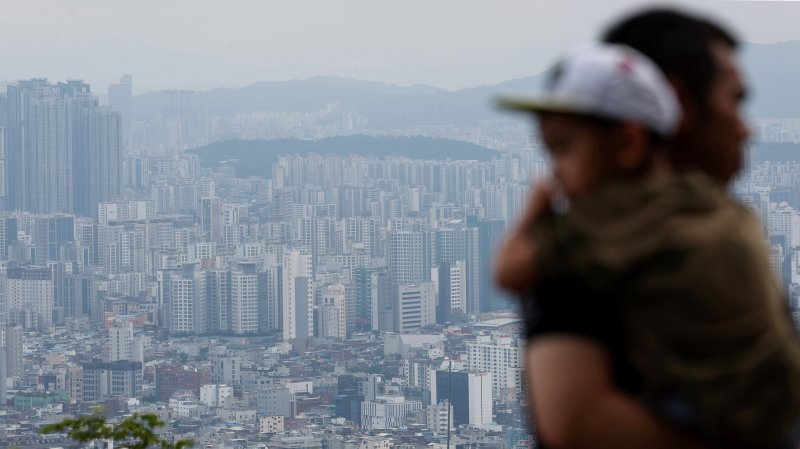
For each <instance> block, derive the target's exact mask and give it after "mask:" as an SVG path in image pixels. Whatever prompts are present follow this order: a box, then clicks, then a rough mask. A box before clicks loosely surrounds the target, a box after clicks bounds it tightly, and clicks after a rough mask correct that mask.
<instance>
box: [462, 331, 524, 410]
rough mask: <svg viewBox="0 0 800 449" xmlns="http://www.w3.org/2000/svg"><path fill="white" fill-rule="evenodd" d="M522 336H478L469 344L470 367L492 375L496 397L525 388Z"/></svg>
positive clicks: (468, 368)
mask: <svg viewBox="0 0 800 449" xmlns="http://www.w3.org/2000/svg"><path fill="white" fill-rule="evenodd" d="M523 349H524V348H523V346H522V342H521V340H520V339H519V338H517V337H513V336H510V335H505V334H495V335H478V336H477V338H476V339H475V341H474V342H468V343H467V363H466V369H467V370H468V371H475V372H488V373H491V374H492V389H493V392H494V395H495V397H497V396H500V395H501V394H502V393H508V392H512V393H515V394H519V393H521V391H522V356H523V354H524V350H523Z"/></svg>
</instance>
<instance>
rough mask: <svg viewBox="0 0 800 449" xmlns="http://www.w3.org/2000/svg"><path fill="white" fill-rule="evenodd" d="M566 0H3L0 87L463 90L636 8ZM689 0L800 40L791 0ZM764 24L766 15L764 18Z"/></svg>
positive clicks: (739, 24) (517, 69) (532, 61)
mask: <svg viewBox="0 0 800 449" xmlns="http://www.w3.org/2000/svg"><path fill="white" fill-rule="evenodd" d="M645 4H647V3H643V2H636V1H628V0H612V1H603V2H594V1H589V0H568V1H558V2H547V1H524V0H511V1H502V2H484V1H473V0H470V1H457V0H446V1H440V2H426V1H407V2H371V1H367V0H345V1H335V2H326V1H307V0H304V1H297V2H279V1H267V2H262V1H237V2H232V3H225V4H220V3H219V2H216V1H213V0H200V1H175V2H159V1H155V0H146V1H137V2H103V1H75V0H70V1H58V0H52V1H39V0H37V1H25V2H7V3H5V4H4V6H3V14H2V16H0V39H2V41H3V42H8V43H12V42H13V45H5V46H3V47H2V49H0V58H3V60H5V61H14V62H13V64H8V66H7V67H6V69H5V70H4V71H3V74H2V76H1V77H0V81H6V82H9V81H15V80H16V79H21V78H29V77H49V78H51V79H66V78H70V79H74V78H77V79H84V80H85V81H87V82H89V83H91V84H92V86H94V88H95V90H97V91H105V89H106V86H107V85H108V84H111V83H114V82H116V79H117V78H118V76H119V74H120V73H131V74H133V75H134V76H135V77H136V79H137V83H136V85H135V87H134V89H135V93H141V92H145V91H151V90H158V89H211V88H215V87H239V86H244V85H247V84H251V83H254V82H258V81H278V80H288V79H298V78H300V79H302V78H309V77H314V76H328V75H336V76H342V77H347V78H355V79H361V80H369V81H380V82H384V83H391V84H399V85H411V84H429V85H432V86H436V87H441V88H446V89H458V88H464V87H470V86H476V85H481V84H496V83H499V82H502V81H506V80H509V79H514V78H521V77H525V76H530V75H534V74H536V73H538V72H540V71H542V70H543V69H545V68H546V67H547V65H548V64H549V63H550V62H551V61H552V60H553V58H554V57H555V56H556V55H558V54H559V53H560V52H562V51H563V50H564V49H565V48H569V47H570V46H571V45H575V44H577V43H581V42H584V41H587V40H589V39H593V38H595V37H596V35H597V32H598V30H599V29H600V28H601V26H602V25H603V24H604V23H606V22H607V21H608V20H610V19H611V18H612V17H615V16H616V15H618V14H619V13H620V12H621V11H626V10H629V9H630V8H631V7H634V6H636V5H645ZM684 4H686V5H688V6H690V7H693V8H699V10H702V11H708V12H710V13H712V14H713V15H714V16H717V17H720V18H721V19H722V20H724V21H726V22H728V23H730V24H732V25H733V27H734V29H735V30H736V31H737V32H739V33H740V34H741V35H742V36H743V37H744V40H745V41H747V42H754V43H774V42H783V41H787V40H799V39H800V30H798V28H797V27H796V23H795V21H794V18H795V17H797V16H798V14H800V5H798V4H797V3H796V2H774V1H773V2H769V1H767V2H762V1H753V2H737V1H701V2H696V1H693V2H684ZM755 18H757V20H755Z"/></svg>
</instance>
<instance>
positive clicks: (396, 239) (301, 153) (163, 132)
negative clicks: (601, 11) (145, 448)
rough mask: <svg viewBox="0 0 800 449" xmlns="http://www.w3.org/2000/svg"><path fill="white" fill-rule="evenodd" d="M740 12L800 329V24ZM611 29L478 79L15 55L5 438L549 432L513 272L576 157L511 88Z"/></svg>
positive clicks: (747, 182)
mask: <svg viewBox="0 0 800 449" xmlns="http://www.w3.org/2000/svg"><path fill="white" fill-rule="evenodd" d="M451 3H452V2H451ZM576 4H577V3H576ZM625 5H628V4H627V3H625ZM715 5H716V6H713V7H712V8H711V9H712V10H714V11H715V12H720V13H721V11H722V9H724V7H723V6H719V4H715ZM618 6H619V5H618ZM203 7H204V8H206V7H208V5H205V6H203ZM3 8H9V9H13V8H14V6H11V5H4V6H3V7H2V8H0V11H2V9H3ZM143 8H144V7H143ZM764 8H765V11H768V12H769V11H772V10H769V9H768V8H767V7H764ZM509 9H513V8H511V7H510V6H509ZM471 11H472V12H475V11H474V8H473V9H472V10H471ZM406 12H407V11H406ZM26 14H28V15H30V16H32V17H33V16H35V15H36V14H35V9H31V10H30V11H28V12H26V13H22V12H20V13H19V20H20V25H14V26H18V27H22V25H21V24H23V23H24V21H23V20H22V16H24V15H26ZM421 14H422V12H421ZM737 14H738V15H736V14H734V15H731V16H730V17H729V20H730V21H731V23H733V24H734V25H735V26H739V25H741V26H742V32H743V33H742V34H743V36H744V38H751V37H752V39H751V40H752V41H753V43H752V45H748V46H747V47H746V48H745V50H744V52H743V55H742V61H743V63H744V65H745V67H746V69H747V72H748V79H749V80H750V82H751V83H752V84H753V86H754V88H753V91H754V93H753V96H754V100H753V101H752V102H751V103H750V104H749V105H748V112H749V115H750V117H749V118H750V124H751V137H750V141H751V143H750V144H749V145H748V147H747V157H746V164H745V169H744V170H743V171H742V173H741V174H740V176H739V178H738V179H737V180H736V181H735V183H734V184H733V191H734V194H735V195H736V197H738V198H739V199H740V200H741V201H742V202H744V203H745V204H746V205H747V206H748V207H750V208H751V209H752V210H753V211H754V212H755V213H756V214H757V215H758V217H759V218H760V219H761V221H762V223H763V230H764V239H765V241H766V242H768V245H769V248H770V263H771V267H772V269H773V272H774V275H775V276H776V277H777V278H778V280H779V282H780V284H781V286H783V287H784V289H785V291H786V292H787V296H788V298H789V300H790V307H791V308H792V310H793V313H794V317H795V321H796V323H797V325H798V326H800V153H799V152H798V150H800V102H798V99H800V92H799V91H798V88H797V86H798V83H797V80H798V79H800V78H799V77H800V64H798V61H800V59H798V57H800V33H796V32H795V33H796V34H795V35H793V36H792V35H791V34H790V33H789V34H786V35H785V36H783V35H781V36H779V37H776V36H775V35H764V36H758V35H757V33H758V30H753V29H751V28H747V27H746V26H745V24H742V23H741V22H744V20H743V19H742V17H743V16H744V15H745V13H737ZM769 14H780V12H778V13H775V12H769ZM12 17H13V15H12ZM561 17H562V19H563V20H566V19H565V17H568V15H562V16H561ZM604 17H606V16H605V15H604ZM8 20H9V22H3V23H10V21H11V20H13V19H8ZM43 20H44V19H43ZM47 20H54V19H52V18H49V19H47ZM440 20H441V21H442V22H446V21H447V20H450V19H448V18H445V17H444V16H442V18H441V19H440ZM473 20H474V19H473ZM426 23H427V22H426ZM581 23H583V22H581ZM587 23H589V22H587ZM590 23H591V24H592V25H591V26H592V27H593V28H589V29H587V30H584V31H582V32H580V33H577V34H575V35H574V36H572V35H570V36H569V37H563V38H559V39H560V40H558V42H557V43H551V44H549V45H550V46H551V47H552V48H551V47H547V48H548V49H547V50H546V51H544V54H545V57H542V58H541V63H539V62H537V63H536V64H534V65H528V66H526V65H519V66H516V67H513V68H511V67H510V68H509V69H508V75H507V76H504V75H503V74H502V73H501V72H500V70H499V69H498V70H496V71H486V72H483V73H478V72H476V73H475V78H473V79H469V78H468V77H464V78H459V76H460V75H458V76H457V75H456V74H455V71H456V70H459V69H464V70H467V71H468V70H469V67H468V66H466V65H465V66H463V67H459V68H457V69H455V70H454V72H453V73H454V74H453V82H452V83H451V84H447V83H445V82H439V80H441V79H444V77H445V76H446V75H445V72H444V71H443V70H440V69H441V67H439V68H437V69H436V70H439V71H438V72H436V70H434V69H432V72H436V73H432V74H431V78H429V79H424V78H423V77H420V76H417V73H418V72H416V71H414V70H412V69H408V70H405V71H403V73H402V75H398V76H401V77H402V79H392V78H387V77H382V75H380V73H383V72H389V71H391V70H390V69H391V67H386V68H385V69H381V70H377V69H376V70H372V71H371V72H370V71H369V70H368V69H365V72H366V74H365V75H364V76H363V77H360V76H358V73H360V72H357V71H354V69H352V67H349V66H345V65H343V66H341V67H340V68H338V69H337V68H336V67H335V66H333V65H331V66H330V67H329V68H330V70H327V69H326V68H325V67H326V66H325V65H320V66H319V67H317V66H314V65H313V64H311V63H309V64H308V66H306V67H305V68H304V69H303V70H302V71H299V72H297V73H296V74H292V73H291V72H289V71H285V72H282V73H277V72H276V73H277V74H276V75H274V77H266V76H265V77H263V78H262V79H247V78H246V77H245V78H238V79H237V78H233V77H231V78H226V79H223V78H222V77H220V79H219V81H218V83H217V84H214V81H213V76H212V75H202V76H200V77H198V79H197V80H192V79H189V77H188V76H187V79H186V83H185V85H181V84H180V80H176V79H175V78H174V77H177V76H178V75H174V77H166V76H165V78H163V79H160V78H158V77H157V76H155V75H153V74H154V73H157V72H158V70H155V69H153V68H152V67H147V68H142V69H141V71H142V72H147V75H146V77H145V78H146V82H144V84H145V86H148V87H139V85H138V84H139V78H138V73H139V71H138V67H139V66H137V65H136V64H146V58H145V57H138V58H136V59H137V63H136V64H130V65H126V64H117V62H115V61H114V60H113V59H111V58H109V59H105V60H97V61H95V65H102V66H104V68H103V69H102V70H96V69H94V68H91V69H90V68H89V67H88V65H89V64H88V63H87V69H86V71H85V72H81V71H80V70H79V69H80V67H78V68H76V66H75V65H74V64H72V65H70V66H69V67H68V68H66V69H62V68H61V67H56V65H57V64H58V62H57V61H56V62H53V69H52V70H49V69H48V64H47V62H46V61H38V63H37V64H38V65H33V64H28V65H26V66H25V67H27V68H24V69H15V71H14V72H13V73H12V72H10V71H8V72H5V71H4V72H3V73H0V80H2V82H0V87H2V89H0V211H2V213H1V215H0V448H7V447H8V448H10V447H16V448H21V449H27V448H44V447H48V448H55V447H73V445H74V443H73V442H72V441H70V440H69V439H68V438H67V437H66V436H65V435H64V434H52V435H42V434H40V432H39V429H40V428H41V426H42V425H44V424H48V423H55V422H58V421H60V420H62V419H63V418H65V417H69V416H79V415H85V414H89V413H93V410H96V409H95V407H96V406H102V410H103V413H104V414H105V416H107V417H108V419H109V420H111V421H113V420H116V419H120V418H122V417H125V416H130V415H131V414H132V413H154V414H157V415H158V416H159V417H160V418H161V419H162V420H163V421H164V422H165V423H166V425H165V426H164V427H163V428H161V429H160V430H159V432H160V435H161V436H162V437H164V438H166V439H169V440H179V439H191V440H193V441H194V443H195V447H197V448H202V449H267V448H269V449H273V448H274V449H423V448H430V449H449V448H448V444H449V445H451V447H454V448H459V449H461V448H466V447H470V448H477V447H480V448H490V449H528V448H532V447H535V443H534V442H533V439H532V436H531V431H530V430H529V424H528V423H529V419H530V417H529V405H528V401H527V398H526V385H525V370H524V369H523V365H524V361H523V352H524V348H525V338H524V332H523V326H524V323H523V321H522V320H521V319H520V317H519V315H518V311H517V307H516V305H515V302H514V298H512V297H510V296H508V295H506V294H504V293H503V292H502V291H500V290H499V288H498V287H496V285H495V284H494V282H493V278H492V271H493V264H494V261H495V257H496V252H497V249H498V245H500V243H501V242H502V241H503V238H504V236H505V234H506V232H507V231H508V230H509V229H510V227H511V226H513V225H514V223H516V220H517V219H518V217H519V215H520V213H521V212H522V210H523V207H524V206H525V204H526V200H527V198H528V195H529V193H530V191H531V186H532V183H533V182H534V181H535V180H537V179H544V178H545V177H546V176H547V175H548V173H549V162H548V160H547V158H546V157H545V152H544V151H543V147H542V144H541V142H540V141H539V139H538V138H537V136H536V133H535V131H534V126H533V121H532V120H530V119H528V118H527V117H523V116H517V115H511V114H507V113H502V112H500V111H498V110H497V109H496V107H495V100H496V97H497V95H499V94H502V93H506V92H517V91H525V90H532V89H535V88H536V87H537V86H539V85H540V84H541V80H542V78H543V76H544V74H545V73H546V69H547V66H546V64H545V62H544V61H546V60H548V59H549V58H550V57H551V56H553V55H555V54H557V53H558V48H559V46H561V47H563V46H566V42H571V40H575V41H580V40H586V39H588V38H591V37H592V36H593V34H592V33H593V32H594V31H593V30H595V29H598V27H599V26H600V25H601V24H600V22H590ZM67 25H68V24H67ZM36 26H40V25H36ZM586 26H588V25H586ZM103 27H104V28H107V27H108V24H106V25H103ZM445 28H446V27H445ZM428 31H429V32H430V30H428ZM590 31H591V32H590ZM227 32H228V33H235V32H236V28H235V27H232V28H230V29H228V30H227ZM409 32H410V33H413V31H411V30H409ZM793 32H794V31H793ZM3 33H5V34H3ZM249 33H251V34H252V33H253V32H252V31H249ZM264 33H268V30H264ZM441 33H443V34H444V33H446V31H445V30H442V31H441ZM747 33H750V34H752V36H751V35H748V34H747ZM9 34H10V32H9V33H7V32H4V31H2V29H0V35H4V36H5V35H9ZM533 35H534V33H533V32H531V36H533ZM95 38H96V39H97V40H102V39H103V36H102V35H101V34H99V33H98V34H97V35H96V36H95ZM198 39H201V38H198ZM202 39H207V38H202ZM275 39H278V40H280V37H279V36H276V37H275ZM365 39H369V38H368V37H365ZM533 39H535V38H533V37H532V38H531V40H533ZM792 39H794V40H792ZM745 40H747V39H745ZM4 41H5V44H3V46H9V47H13V46H15V45H16V42H15V41H14V40H13V38H9V39H5V40H4ZM748 42H749V41H748ZM40 45H41V46H42V47H41V48H44V47H45V43H43V42H42V43H40ZM287 45H291V43H290V42H287ZM343 45H346V41H345V43H344V44H343ZM31 48H33V47H31ZM41 48H40V49H38V50H36V51H35V52H34V54H37V55H43V54H44V50H42V49H41ZM59 48H60V47H59ZM304 48H305V47H304ZM32 51H33V50H32ZM54 51H55V50H54ZM58 51H60V52H63V51H66V50H64V49H60V50H58ZM74 51H76V52H80V51H81V50H80V49H78V48H76V49H74ZM87 51H89V50H87ZM104 51H105V50H104ZM464 51H468V50H464ZM19 54H21V51H14V52H11V53H9V54H8V55H3V54H0V56H3V57H4V59H6V60H7V61H9V62H10V65H11V66H14V65H15V64H14V61H13V60H10V59H9V58H11V57H14V55H19ZM165 54H166V53H165ZM196 56H197V55H194V56H193V57H196ZM63 57H64V56H63V55H60V56H59V57H58V58H56V57H55V56H54V60H60V58H63ZM161 57H162V56H159V58H161ZM389 57H391V54H390V55H388V56H387V58H389ZM465 57H468V55H467V56H465ZM426 58H430V59H433V58H432V57H430V55H427V56H426ZM155 63H156V62H154V64H155ZM421 63H422V64H425V63H430V61H423V62H421ZM479 63H480V61H475V62H474V64H475V65H476V66H477V65H479ZM275 64H279V62H275ZM353 64H355V63H353ZM376 64H377V62H376ZM387 64H389V62H387ZM487 64H492V61H488V62H487ZM286 65H287V66H288V65H291V64H289V63H287V64H286ZM355 65H357V64H355ZM20 67H22V65H20ZM164 70H165V71H168V70H170V69H169V68H165V69H164ZM192 70H195V68H192ZM213 70H217V71H216V72H215V71H213ZM213 70H212V69H211V68H209V73H211V74H214V73H219V70H220V69H219V68H216V69H213ZM233 70H236V69H235V68H234V69H233ZM310 70H317V72H316V73H310V72H309V71H310ZM278 72H279V71H278ZM109 73H113V78H111V76H112V75H109ZM248 76H249V75H248ZM252 76H256V77H257V76H259V75H258V74H256V73H253V74H252ZM95 79H97V80H98V81H97V82H95V81H94V80H95ZM428 82H431V83H433V84H436V85H437V86H442V87H434V86H433V85H428V84H427V83H428ZM150 86H152V87H150ZM97 447H98V448H100V447H102V446H97ZM106 447H107V446H106ZM109 449H110V448H109Z"/></svg>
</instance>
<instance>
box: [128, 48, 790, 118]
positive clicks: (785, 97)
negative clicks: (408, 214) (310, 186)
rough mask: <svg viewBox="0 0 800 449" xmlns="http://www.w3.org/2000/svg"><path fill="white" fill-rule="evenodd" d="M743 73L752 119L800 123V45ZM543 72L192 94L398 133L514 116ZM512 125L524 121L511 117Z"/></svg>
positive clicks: (214, 111) (221, 106)
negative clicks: (460, 83) (501, 103)
mask: <svg viewBox="0 0 800 449" xmlns="http://www.w3.org/2000/svg"><path fill="white" fill-rule="evenodd" d="M742 59H743V62H744V66H745V71H746V73H747V74H748V78H749V79H750V80H751V84H752V86H753V95H752V98H753V101H752V103H751V104H750V105H749V106H748V109H749V111H750V113H751V114H752V115H756V116H773V117H800V101H798V99H800V82H798V80H800V41H790V42H782V43H777V44H746V45H744V46H743V49H742ZM545 76H546V72H543V73H539V74H537V75H533V76H530V77H526V78H520V79H516V80H510V81H506V82H503V83H500V84H496V85H488V86H478V87H472V88H468V89H461V90H456V91H448V90H444V89H439V88H435V87H431V86H421V85H417V86H407V87H400V86H391V85H387V84H383V83H377V82H370V81H358V80H353V79H347V78H338V77H317V78H310V79H306V80H291V81H278V82H260V83H255V84H252V85H249V86H244V87H240V88H235V89H227V88H220V89H213V90H208V91H200V92H195V93H194V96H193V99H192V103H193V105H194V106H198V107H202V108H205V109H206V110H207V111H208V112H209V114H210V115H212V116H215V115H230V114H233V113H236V112H252V111H269V110H272V111H278V110H280V111H292V112H310V111H316V110H320V109H322V108H323V107H325V105H326V104H328V103H338V104H339V105H340V106H341V108H342V110H345V111H355V112H358V113H361V114H364V115H366V116H368V117H369V127H370V128H375V129H397V128H403V127H407V126H415V125H419V126H426V125H447V124H456V125H479V124H481V123H484V122H486V121H497V120H504V119H509V118H510V117H511V116H510V115H507V114H504V113H502V112H500V111H498V110H497V109H496V108H495V107H494V99H495V98H496V97H497V96H498V95H500V94H503V93H505V94H508V93H516V92H521V91H522V92H524V91H531V90H533V89H536V88H538V87H539V86H540V85H541V82H542V80H543V79H544V78H545ZM133 108H134V115H135V116H137V117H144V116H156V115H159V114H161V113H162V112H161V111H162V108H163V99H162V95H161V93H160V92H151V93H146V94H143V95H137V96H135V97H134V98H133ZM513 119H514V120H519V119H518V117H514V118H513Z"/></svg>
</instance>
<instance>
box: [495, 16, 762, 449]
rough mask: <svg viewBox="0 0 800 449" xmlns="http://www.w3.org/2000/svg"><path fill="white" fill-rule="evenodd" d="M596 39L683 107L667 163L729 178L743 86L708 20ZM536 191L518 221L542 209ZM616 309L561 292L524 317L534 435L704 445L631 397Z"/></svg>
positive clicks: (620, 29) (735, 165) (623, 443)
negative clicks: (619, 48) (640, 61)
mask: <svg viewBox="0 0 800 449" xmlns="http://www.w3.org/2000/svg"><path fill="white" fill-rule="evenodd" d="M604 40H605V41H607V42H611V43H621V44H625V45H628V46H630V47H633V48H635V49H637V50H639V51H640V52H642V53H643V54H645V55H646V56H648V57H649V58H650V59H651V60H653V61H654V62H655V63H656V64H657V65H658V66H659V67H660V68H661V69H662V70H663V71H664V73H665V74H666V75H667V77H668V79H669V80H670V82H671V83H672V84H673V86H674V87H675V89H676V92H677V94H678V97H679V100H680V102H681V105H682V107H683V110H684V115H683V119H682V122H681V124H680V126H679V130H678V132H677V135H676V136H675V138H674V139H673V140H672V141H671V142H670V149H669V156H670V159H671V162H672V164H673V166H674V167H675V169H677V170H690V169H699V170H701V171H704V172H706V173H707V174H708V175H710V176H711V177H713V178H714V179H716V180H717V181H719V182H720V183H727V182H728V181H730V180H731V179H732V178H733V176H734V175H735V174H736V172H737V171H738V170H739V168H740V166H741V147H742V144H743V143H744V141H745V139H746V138H747V129H746V127H745V125H744V120H743V119H742V117H741V114H740V111H739V106H740V103H741V101H742V99H743V98H744V91H745V89H744V85H743V83H742V81H741V77H740V75H739V71H738V69H737V67H736V63H735V57H734V51H735V48H736V41H735V39H733V37H731V35H730V34H729V33H728V32H726V31H725V30H724V29H722V28H721V27H719V26H717V25H715V24H713V23H711V22H709V21H706V20H703V19H699V18H695V17H691V16H689V15H686V14H682V13H679V12H675V11H670V10H652V11H647V12H643V13H639V14H636V15H634V16H632V17H629V18H627V19H625V20H623V21H621V22H620V23H619V24H617V25H615V26H613V27H612V28H611V29H610V30H609V31H608V32H607V33H606V34H605V36H604ZM536 197H537V195H534V199H533V201H534V202H537V201H538V203H537V204H535V205H534V204H532V206H535V207H530V208H529V211H528V217H526V219H525V220H524V221H529V220H534V219H535V218H536V215H537V214H538V213H541V212H542V211H543V209H544V207H543V203H542V199H541V198H536ZM518 250H520V249H519V248H518ZM516 252H517V254H518V253H519V251H516ZM513 254H514V251H510V252H504V253H503V256H502V257H503V258H505V257H507V256H509V257H511V256H513ZM502 265H504V264H502V263H501V266H502ZM505 266H513V262H512V263H510V264H505ZM503 274H504V273H502V272H499V273H498V279H499V281H500V283H501V285H502V286H504V287H506V288H508V289H510V290H513V291H517V292H520V293H523V292H525V291H527V290H528V285H526V282H525V279H524V278H520V277H514V276H511V277H508V276H504V275H503ZM616 312H618V311H614V310H608V308H607V307H603V308H600V307H598V306H597V304H596V303H592V301H591V298H586V297H575V298H570V297H565V298H564V301H563V308H561V309H556V310H547V311H538V313H537V314H535V317H531V316H528V317H527V318H528V319H529V333H530V340H529V349H528V353H527V361H528V367H529V377H530V384H531V390H532V391H533V392H534V394H533V398H532V403H533V408H534V410H535V412H536V418H537V434H538V435H539V438H540V440H541V441H542V442H543V443H544V444H545V445H547V447H569V448H580V447H592V448H603V447H608V448H624V447H630V448H644V447H650V448H653V447H655V448H658V447H664V448H668V447H670V448H671V447H706V446H704V443H703V442H702V441H699V440H696V439H694V438H693V437H692V436H690V435H687V434H683V433H681V432H680V431H679V430H677V428H674V427H671V426H670V425H668V424H667V423H665V422H663V421H662V420H660V419H659V418H657V417H656V416H655V415H653V414H652V413H651V412H650V410H649V409H648V408H646V407H645V406H644V404H642V403H640V402H639V401H638V400H637V399H636V398H635V396H633V394H631V392H632V391H633V390H634V389H633V388H632V385H631V384H632V383H633V382H634V381H631V377H635V373H631V372H630V369H626V366H627V365H628V364H626V360H625V354H624V352H623V351H620V347H619V346H620V345H619V342H620V337H621V335H620V332H621V331H620V329H619V328H618V327H617V326H616V325H615V324H614V323H618V319H619V317H618V314H617V313H616Z"/></svg>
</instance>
